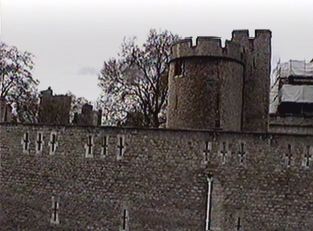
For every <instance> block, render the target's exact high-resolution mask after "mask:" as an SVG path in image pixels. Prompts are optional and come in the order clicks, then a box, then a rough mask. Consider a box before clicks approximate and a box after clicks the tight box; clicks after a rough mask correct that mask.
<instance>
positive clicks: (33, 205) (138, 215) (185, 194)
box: [0, 124, 313, 231]
mask: <svg viewBox="0 0 313 231" xmlns="http://www.w3.org/2000/svg"><path fill="white" fill-rule="evenodd" d="M26 133H28V138H27V137H25V134H26ZM39 134H41V135H39ZM53 134H54V135H55V136H53ZM90 136H91V138H90V140H89V137H90ZM53 137H54V138H55V140H54V141H53V142H52V140H53V139H52V138H53ZM42 138H43V140H42ZM27 139H29V140H30V146H29V150H25V146H24V144H25V142H22V140H27ZM36 140H41V141H43V142H41V145H42V146H40V147H39V148H38V144H37V145H36V142H35V141H36ZM104 140H106V141H104ZM120 142H121V143H120ZM52 143H53V144H54V146H53V147H55V148H54V149H53V150H52V146H51V145H52ZM88 143H90V144H92V145H91V148H90V149H89V146H88V145H87V144H88ZM105 143H106V144H107V147H104V146H105V145H104V144H105ZM312 143H313V136H301V135H282V134H274V133H272V134H269V133H267V134H266V133H232V132H212V131H184V130H164V129H156V130H153V129H126V128H110V127H103V128H95V127H71V126H68V127H62V126H40V125H14V124H1V125H0V153H1V158H0V164H1V166H0V167H1V171H0V173H1V178H0V180H1V182H0V183H1V184H0V185H1V186H0V187H1V194H0V203H1V211H0V218H1V219H0V225H1V227H2V228H3V229H4V230H12V229H13V230H14V229H15V230H54V229H57V230H69V229H71V230H123V227H122V223H123V221H122V220H123V218H122V217H123V211H124V209H127V213H126V214H127V225H126V227H125V229H124V230H138V231H141V230H171V231H172V230H180V231H181V230H204V229H205V218H206V206H207V190H208V184H207V177H208V176H209V175H212V176H213V193H212V204H213V207H212V230H223V231H228V230H236V227H237V225H238V219H239V220H240V225H241V226H242V228H243V229H244V230H247V231H248V230H264V231H266V230H271V231H272V230H286V231H289V230H290V231H291V230H299V231H301V230H310V229H311V227H312V225H313V196H312V192H313V182H312V181H311V179H312V176H313V165H312V162H311V159H312V158H309V159H308V160H309V161H308V162H306V157H305V156H306V155H305V154H306V153H307V147H308V146H310V145H312ZM120 144H122V146H123V148H122V149H120V146H121V145H120ZM23 147H24V148H23ZM41 147H42V149H41ZM224 147H225V152H223V149H224ZM241 149H242V150H243V152H244V153H245V154H244V155H239V154H240V153H241V152H240V150H241ZM36 150H37V151H36ZM208 150H211V151H208ZM309 151H310V152H309V154H310V155H312V147H311V149H309ZM89 152H90V153H89ZM209 152H210V154H209ZM205 153H208V156H207V158H206V155H205ZM222 153H226V155H225V158H223V155H222ZM288 153H290V154H292V155H289V156H291V158H290V159H288V158H286V154H288ZM241 157H242V158H241ZM289 160H290V161H289ZM307 163H308V165H307ZM52 197H54V198H57V200H58V201H59V207H58V219H59V224H51V222H50V219H51V214H52V212H53V211H52V201H51V200H52Z"/></svg>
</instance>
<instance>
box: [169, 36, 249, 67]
mask: <svg viewBox="0 0 313 231" xmlns="http://www.w3.org/2000/svg"><path fill="white" fill-rule="evenodd" d="M201 56H204V57H216V58H228V59H233V60H236V61H238V62H242V61H243V55H242V49H241V46H240V44H238V43H237V42H233V41H230V40H227V41H226V42H225V47H222V41H221V39H220V38H218V37H205V36H201V37H197V39H196V44H195V45H193V44H192V38H191V37H190V38H185V39H182V40H180V41H178V42H177V43H175V44H174V45H173V46H172V59H177V58H185V57H201Z"/></svg>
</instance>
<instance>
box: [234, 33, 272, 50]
mask: <svg viewBox="0 0 313 231" xmlns="http://www.w3.org/2000/svg"><path fill="white" fill-rule="evenodd" d="M254 34H255V37H250V35H249V30H234V31H233V32H232V38H231V41H232V42H236V43H240V44H241V46H242V47H244V48H245V49H249V50H251V51H253V50H254V49H256V48H257V44H258V43H260V42H261V43H265V42H266V40H270V39H271V37H272V32H271V31H270V30H255V32H254Z"/></svg>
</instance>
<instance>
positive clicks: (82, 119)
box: [73, 103, 102, 126]
mask: <svg viewBox="0 0 313 231" xmlns="http://www.w3.org/2000/svg"><path fill="white" fill-rule="evenodd" d="M101 119H102V111H101V110H99V111H94V110H93V106H92V105H90V104H88V103H86V104H84V105H83V106H82V112H81V114H77V113H76V114H75V116H74V120H73V124H78V125H88V126H100V125H101Z"/></svg>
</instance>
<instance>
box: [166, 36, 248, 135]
mask: <svg viewBox="0 0 313 231" xmlns="http://www.w3.org/2000/svg"><path fill="white" fill-rule="evenodd" d="M243 59H244V54H243V49H242V46H241V45H240V44H239V43H236V42H232V41H226V43H225V47H224V48H223V47H222V46H221V40H220V39H219V38H216V37H198V38H197V40H196V45H195V46H192V40H191V38H188V39H184V40H181V41H179V42H177V43H176V44H174V45H173V47H172V59H171V62H170V69H169V98H168V100H169V104H168V114H167V127H168V128H179V129H185V128H187V129H222V130H229V131H240V130H241V127H242V114H243V111H242V109H243V91H244V89H243V80H244V60H243Z"/></svg>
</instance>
